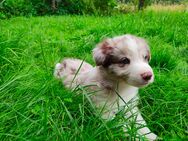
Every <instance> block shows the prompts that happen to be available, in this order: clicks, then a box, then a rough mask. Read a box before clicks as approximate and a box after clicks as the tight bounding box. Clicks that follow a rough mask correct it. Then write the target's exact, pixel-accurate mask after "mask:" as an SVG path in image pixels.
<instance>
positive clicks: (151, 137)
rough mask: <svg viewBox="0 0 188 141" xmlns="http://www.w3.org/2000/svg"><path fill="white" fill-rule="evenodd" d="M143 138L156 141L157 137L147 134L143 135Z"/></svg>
mask: <svg viewBox="0 0 188 141" xmlns="http://www.w3.org/2000/svg"><path fill="white" fill-rule="evenodd" d="M145 137H146V138H147V139H148V140H149V141H155V140H157V135H155V134H154V133H149V134H147V135H145Z"/></svg>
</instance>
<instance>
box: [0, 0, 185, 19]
mask: <svg viewBox="0 0 188 141" xmlns="http://www.w3.org/2000/svg"><path fill="white" fill-rule="evenodd" d="M181 1H182V0H0V18H9V17H12V16H41V15H53V14H56V15H63V14H80V15H81V14H97V15H109V14H111V13H112V12H114V9H115V7H116V6H117V5H118V4H119V3H123V4H124V3H125V4H126V3H132V4H134V5H136V6H137V8H138V10H142V9H143V8H144V7H146V6H147V5H149V4H151V3H169V4H170V3H171V4H173V3H180V2H181Z"/></svg>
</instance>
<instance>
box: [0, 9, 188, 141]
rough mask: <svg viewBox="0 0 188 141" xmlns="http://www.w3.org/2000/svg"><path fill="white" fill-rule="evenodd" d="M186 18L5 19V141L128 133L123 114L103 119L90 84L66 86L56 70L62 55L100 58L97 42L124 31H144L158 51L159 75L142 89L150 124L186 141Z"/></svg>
mask: <svg viewBox="0 0 188 141" xmlns="http://www.w3.org/2000/svg"><path fill="white" fill-rule="evenodd" d="M187 19H188V13H186V12H158V13H157V12H151V11H147V12H143V13H133V14H126V15H116V16H111V17H110V16H109V17H95V16H51V17H31V18H26V17H16V18H11V19H8V20H0V140H11V141H12V140H31V141H32V140H46V141H52V140H62V141H71V140H83V141H95V140H97V141H98V140H110V141H112V140H116V141H118V140H130V139H126V137H125V133H124V132H123V130H122V128H121V127H122V124H123V122H122V117H121V116H117V117H116V118H115V119H113V120H111V121H104V120H102V119H101V118H100V116H99V115H98V114H97V112H96V109H95V108H94V107H93V105H92V104H91V103H90V101H89V99H88V97H87V91H84V90H82V89H80V90H77V91H70V90H67V89H65V88H64V87H63V86H62V84H61V83H60V82H59V81H57V80H56V79H55V78H54V77H53V69H54V66H55V64H56V63H57V62H59V61H60V60H61V59H62V58H63V57H76V58H80V59H85V60H86V61H88V62H89V63H91V64H93V65H94V61H93V59H92V55H91V50H92V49H93V48H94V46H95V44H96V43H98V42H99V41H100V40H101V39H103V38H105V37H113V36H116V35H122V34H126V33H131V34H135V35H138V36H141V37H144V38H146V39H147V40H148V42H149V45H150V48H151V52H152V60H151V62H150V64H151V66H152V67H153V69H154V73H155V82H154V83H153V84H151V85H150V86H148V87H146V88H142V89H140V92H139V94H140V97H141V101H140V104H139V107H140V109H141V111H142V114H143V116H144V118H145V120H146V122H147V123H148V126H149V128H150V129H151V130H152V131H153V132H154V133H156V134H157V135H158V136H159V137H161V138H162V139H163V140H165V141H169V140H173V141H185V140H187V139H188V20H187ZM134 133H135V129H134V128H133V129H131V130H130V132H129V134H130V135H132V134H134Z"/></svg>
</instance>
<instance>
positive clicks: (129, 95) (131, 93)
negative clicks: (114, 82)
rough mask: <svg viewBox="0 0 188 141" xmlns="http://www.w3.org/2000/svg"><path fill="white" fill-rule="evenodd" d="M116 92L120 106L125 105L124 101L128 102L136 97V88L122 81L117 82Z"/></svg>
mask: <svg viewBox="0 0 188 141" xmlns="http://www.w3.org/2000/svg"><path fill="white" fill-rule="evenodd" d="M118 92H119V96H120V97H121V98H120V100H119V102H120V105H121V106H123V105H125V102H126V103H130V102H132V101H135V100H136V99H137V98H138V96H137V94H138V88H137V87H133V86H130V85H127V84H125V83H123V82H121V83H120V84H119V88H118Z"/></svg>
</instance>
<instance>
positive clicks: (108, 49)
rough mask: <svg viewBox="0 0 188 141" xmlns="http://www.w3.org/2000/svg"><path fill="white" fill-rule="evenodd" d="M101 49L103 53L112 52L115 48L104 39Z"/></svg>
mask: <svg viewBox="0 0 188 141" xmlns="http://www.w3.org/2000/svg"><path fill="white" fill-rule="evenodd" d="M101 49H102V53H103V54H110V53H111V52H112V50H113V48H112V47H111V46H110V45H109V44H108V42H107V41H104V42H103V43H102V46H101Z"/></svg>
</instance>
